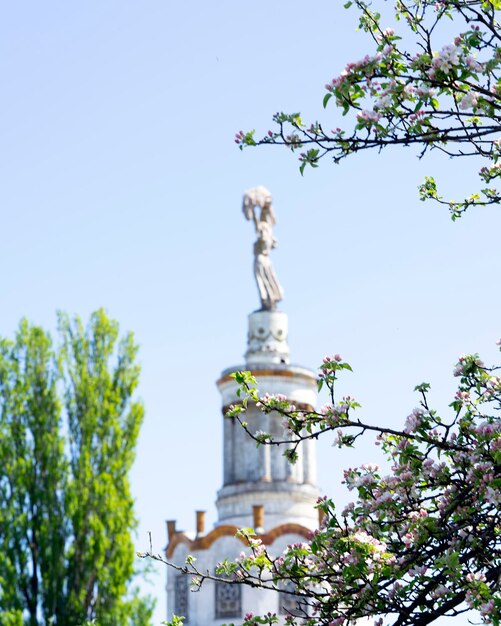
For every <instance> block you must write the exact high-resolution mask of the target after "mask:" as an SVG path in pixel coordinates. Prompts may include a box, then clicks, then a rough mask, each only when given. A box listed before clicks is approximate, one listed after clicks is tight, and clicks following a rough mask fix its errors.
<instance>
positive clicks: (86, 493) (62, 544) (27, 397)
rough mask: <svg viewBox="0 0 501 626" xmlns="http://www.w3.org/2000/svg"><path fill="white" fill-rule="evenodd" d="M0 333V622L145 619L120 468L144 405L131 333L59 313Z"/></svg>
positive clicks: (15, 625) (129, 456) (127, 464)
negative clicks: (46, 323)
mask: <svg viewBox="0 0 501 626" xmlns="http://www.w3.org/2000/svg"><path fill="white" fill-rule="evenodd" d="M58 336H59V343H58V346H57V347H56V346H54V344H53V342H52V340H51V337H50V335H49V334H48V333H47V332H46V331H44V330H43V329H42V328H40V327H38V326H34V325H31V324H29V323H28V322H27V321H26V320H22V321H21V323H20V325H19V329H18V331H17V333H16V336H15V339H14V341H10V340H7V339H3V340H1V341H0V624H1V626H24V625H27V626H28V625H29V626H38V625H42V624H51V623H52V624H57V625H58V626H60V625H62V626H70V625H71V626H76V625H79V624H82V623H84V622H85V621H86V620H92V619H96V621H97V622H98V623H99V625H100V626H108V625H109V626H111V625H113V626H117V625H118V626H119V625H122V624H124V625H129V624H130V625H132V624H139V623H141V624H147V623H149V621H150V617H151V612H152V603H151V601H150V600H149V599H140V598H139V597H138V594H137V591H134V590H133V589H131V585H130V583H131V580H132V578H133V576H134V547H133V542H132V537H131V533H132V531H133V530H134V528H135V527H136V518H135V515H134V511H133V498H132V496H131V493H130V485H129V478H128V473H129V470H130V468H131V465H132V463H133V460H134V451H135V446H136V442H137V437H138V434H139V428H140V425H141V422H142V419H143V413H144V409H143V406H142V404H141V403H140V402H138V401H137V400H135V399H134V398H133V396H134V392H135V390H136V388H137V385H138V381H139V369H140V368H139V366H138V364H137V363H136V362H135V359H136V354H137V346H136V345H135V343H134V340H133V336H132V334H131V333H129V334H127V335H125V336H124V337H123V338H122V339H119V332H118V324H117V323H116V322H115V321H113V320H110V319H109V318H108V317H107V316H106V314H105V313H104V311H102V310H100V311H97V312H95V313H94V314H92V316H91V318H90V322H89V324H88V326H87V327H86V328H85V327H84V326H83V324H82V322H81V321H80V319H79V318H75V319H70V318H69V317H68V316H66V315H64V314H61V315H60V316H59V325H58Z"/></svg>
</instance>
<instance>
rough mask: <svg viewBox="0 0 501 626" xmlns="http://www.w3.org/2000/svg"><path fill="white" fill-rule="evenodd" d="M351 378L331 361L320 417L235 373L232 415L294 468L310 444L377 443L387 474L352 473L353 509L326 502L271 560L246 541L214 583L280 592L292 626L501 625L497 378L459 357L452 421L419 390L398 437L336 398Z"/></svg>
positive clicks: (257, 543)
mask: <svg viewBox="0 0 501 626" xmlns="http://www.w3.org/2000/svg"><path fill="white" fill-rule="evenodd" d="M498 344H499V345H501V340H499V342H498ZM350 369H351V368H350V366H349V365H348V364H347V363H345V362H344V361H343V360H342V359H341V357H339V355H335V356H334V357H331V358H330V357H326V358H325V359H324V362H323V364H322V366H321V368H320V375H319V379H318V382H319V387H327V389H328V391H329V395H330V402H329V403H328V404H326V405H325V406H324V407H322V409H321V410H320V411H318V412H317V411H312V412H304V411H302V410H298V409H297V408H296V407H295V406H294V405H292V404H291V403H290V402H289V401H288V400H287V399H286V398H284V397H283V396H270V395H265V396H263V397H261V398H260V397H259V395H258V391H257V389H256V381H255V380H254V378H253V377H252V375H251V374H250V373H249V372H240V373H238V374H236V378H237V381H239V382H240V384H241V388H242V392H243V394H244V396H245V400H244V402H243V403H242V404H239V405H237V406H235V407H233V409H232V410H231V411H230V415H232V416H233V417H235V418H236V419H238V420H239V421H240V423H241V424H242V426H243V427H244V428H245V429H246V430H247V431H248V433H249V435H250V436H252V437H253V438H254V439H255V440H256V442H257V444H258V445H282V446H285V452H284V454H286V455H287V457H288V458H289V459H290V460H292V461H294V452H295V448H297V446H298V445H299V443H300V442H301V441H303V440H305V439H307V438H317V437H318V436H319V435H321V434H326V433H331V434H332V433H333V434H334V436H335V440H334V444H335V445H336V446H338V447H354V446H355V445H356V442H357V440H358V439H359V438H361V437H364V436H367V435H368V434H369V433H373V434H376V435H377V437H376V441H375V443H376V445H377V446H380V447H381V449H382V450H383V452H384V454H385V456H386V457H387V461H388V462H389V468H388V470H387V471H386V472H385V471H383V470H382V469H381V468H380V467H378V466H376V465H374V464H368V465H362V466H361V467H358V468H350V469H348V470H347V471H345V474H344V481H345V483H346V485H347V486H348V488H349V489H350V490H352V491H353V492H354V493H355V494H356V498H355V499H354V501H353V502H352V503H351V504H349V505H348V506H347V507H346V508H345V509H344V510H342V511H341V512H338V511H336V508H335V504H334V502H333V501H332V500H331V499H328V498H321V499H320V500H319V502H318V508H319V509H321V511H322V512H323V514H324V519H323V523H322V524H321V527H320V528H319V529H318V530H317V531H315V532H314V533H313V534H312V536H311V538H310V540H309V541H305V542H302V543H296V544H293V545H289V546H288V547H287V548H286V549H285V551H284V552H283V553H282V554H271V553H270V552H269V551H268V549H267V548H266V546H265V545H264V544H263V543H262V542H261V540H260V538H259V536H258V535H256V534H255V533H254V531H252V530H250V529H247V530H245V529H244V530H242V531H240V534H241V535H242V536H243V537H246V538H247V541H248V544H249V550H248V551H247V553H246V554H244V555H241V556H240V557H238V558H237V559H235V560H227V561H224V562H223V563H221V564H220V565H219V566H218V568H217V570H216V571H217V574H218V575H219V577H220V579H222V580H226V581H227V582H228V583H230V584H235V581H240V582H241V583H242V584H247V585H251V586H253V587H256V586H258V587H262V588H265V589H272V590H275V591H277V592H280V593H282V594H283V593H285V592H284V584H285V585H286V587H285V588H286V589H287V590H288V591H287V593H292V594H293V595H294V596H295V597H296V600H297V604H298V610H297V611H296V612H295V614H294V615H290V616H288V617H287V618H286V622H287V623H288V624H289V625H290V626H292V625H295V624H302V625H304V626H318V625H325V626H348V625H349V624H353V623H354V620H357V619H360V618H365V617H367V618H371V619H375V620H376V624H377V625H378V626H383V625H385V626H386V625H388V626H390V625H392V626H426V625H427V624H430V623H432V622H434V621H435V620H436V619H438V618H440V617H443V616H453V617H454V616H458V615H460V614H462V613H467V612H471V611H472V610H475V611H477V615H478V614H480V617H481V619H482V621H483V622H485V623H490V624H494V625H495V626H498V625H499V623H500V616H501V589H500V582H501V506H500V505H501V419H500V413H499V412H500V409H501V377H500V376H499V375H498V374H497V372H498V371H499V369H501V368H499V367H486V366H485V365H484V363H483V362H482V361H481V360H480V358H479V357H478V355H469V356H462V357H460V359H459V362H458V364H457V366H456V369H455V371H454V374H455V376H457V377H458V378H459V384H458V390H457V393H456V395H455V396H454V398H453V399H452V401H451V403H450V411H451V413H450V415H449V416H448V417H447V418H442V417H440V416H439V415H438V413H437V412H436V411H435V410H434V409H433V408H431V407H430V405H429V401H428V395H429V390H430V386H429V385H428V384H426V383H423V384H421V385H419V386H417V387H416V391H417V392H418V393H419V395H420V404H419V406H418V407H417V408H416V409H414V410H413V411H412V413H411V414H410V415H409V416H408V417H407V419H406V421H405V424H404V426H403V427H402V428H401V429H393V428H388V427H385V426H384V425H379V424H370V423H367V422H365V421H362V420H361V419H359V418H358V417H356V414H355V412H356V410H357V409H358V407H359V404H358V403H357V402H356V401H355V399H354V398H352V397H350V396H345V397H343V398H340V399H337V398H336V395H335V383H336V380H337V379H338V377H339V374H340V373H342V372H343V371H345V370H350ZM249 403H257V404H258V405H259V406H260V407H261V410H262V411H264V412H266V413H269V412H273V413H278V414H279V415H281V416H282V418H283V426H284V433H285V434H284V438H283V440H281V441H279V440H277V439H273V437H272V435H271V434H269V433H263V432H258V433H253V432H251V431H250V430H249V426H248V424H247V423H246V422H245V412H246V406H247V405H248V404H249ZM184 571H185V572H189V573H191V574H192V575H193V576H194V585H195V587H200V586H201V585H203V582H204V580H205V579H206V578H210V577H211V576H210V575H208V573H206V572H201V571H198V570H197V568H196V563H195V562H194V560H193V559H192V558H191V557H190V558H188V560H187V563H186V567H185V568H184ZM291 585H292V586H291ZM276 622H278V617H277V615H275V614H267V615H264V616H259V615H252V614H248V615H246V616H245V619H244V624H245V626H251V625H253V624H274V623H276Z"/></svg>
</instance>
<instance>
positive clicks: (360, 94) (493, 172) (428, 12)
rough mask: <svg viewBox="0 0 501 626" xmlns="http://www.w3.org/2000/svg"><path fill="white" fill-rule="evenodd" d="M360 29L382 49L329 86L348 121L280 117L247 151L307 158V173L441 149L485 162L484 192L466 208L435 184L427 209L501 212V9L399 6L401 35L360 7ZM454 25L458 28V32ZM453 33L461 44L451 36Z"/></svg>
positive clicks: (240, 138)
mask: <svg viewBox="0 0 501 626" xmlns="http://www.w3.org/2000/svg"><path fill="white" fill-rule="evenodd" d="M351 5H354V6H355V7H356V8H358V10H359V12H360V20H359V25H360V28H361V29H362V30H363V31H365V32H366V33H368V34H369V35H370V37H371V38H372V41H373V44H374V48H373V50H372V51H371V52H370V53H369V54H367V55H366V56H365V57H364V58H362V59H360V60H358V61H355V62H350V63H348V64H347V65H346V67H345V69H344V70H343V71H342V72H341V74H340V75H339V76H337V77H335V78H334V79H333V80H332V81H331V82H329V83H328V84H327V85H326V86H325V89H326V93H325V96H324V99H323V105H324V107H331V106H332V104H334V105H335V106H336V107H337V108H339V109H341V111H342V114H343V115H344V116H346V117H347V120H348V124H347V125H346V127H344V128H343V127H342V124H341V122H340V121H339V119H337V118H335V117H334V118H328V120H327V121H323V122H319V121H316V122H313V123H306V122H304V121H303V120H302V118H301V115H300V114H299V113H292V114H288V113H277V114H276V115H275V116H274V118H273V120H274V122H275V124H276V125H275V127H274V130H270V131H269V132H268V134H267V135H266V136H265V137H263V138H262V139H260V140H256V138H255V136H254V135H255V133H254V131H251V132H247V133H244V132H242V131H240V132H239V133H237V135H236V138H235V141H236V142H237V143H238V144H239V145H240V147H243V146H249V145H251V146H253V145H262V144H267V145H269V144H273V145H284V146H287V147H288V148H290V149H291V150H292V151H296V150H301V152H300V157H299V159H300V161H301V165H300V169H301V172H303V170H304V168H305V167H306V166H307V165H310V166H312V167H317V166H318V164H319V162H320V160H321V159H322V158H324V157H326V156H330V157H332V159H333V160H334V162H335V163H339V162H340V161H342V160H343V159H344V158H346V157H348V156H350V155H352V154H354V153H357V152H361V151H363V150H369V149H376V150H381V149H383V148H386V147H388V146H397V145H398V146H412V145H416V146H418V147H419V148H420V153H419V154H420V156H421V157H422V156H423V155H424V154H425V153H426V152H427V151H428V150H430V149H436V150H440V151H441V152H443V153H445V154H446V155H448V156H451V157H477V158H478V159H479V160H480V161H481V163H482V165H481V167H480V170H479V176H480V178H481V181H482V187H481V189H480V191H479V192H476V193H473V194H471V195H469V196H468V197H466V198H464V199H462V200H457V201H456V200H444V199H443V198H442V197H441V196H440V195H439V192H438V190H437V185H436V183H435V180H434V179H433V178H432V177H427V178H426V180H425V181H424V183H423V184H422V185H421V186H420V195H421V199H422V200H425V199H427V198H431V199H434V200H436V201H438V202H440V203H442V204H446V205H448V207H449V209H450V211H451V216H452V218H453V219H456V218H458V217H460V216H461V214H462V213H463V212H464V211H466V210H467V209H468V208H469V207H470V206H484V205H489V204H497V203H498V202H499V200H500V191H499V190H498V189H496V188H495V187H493V186H492V183H493V182H495V181H496V180H497V179H499V178H500V176H501V168H500V161H499V157H500V154H501V133H500V131H501V78H500V73H499V70H500V65H501V49H500V47H499V44H500V42H501V34H500V29H499V22H498V11H499V9H500V8H501V2H500V0H473V1H471V0H464V1H463V0H445V1H443V2H436V1H435V0H416V1H415V2H411V1H407V0H396V3H395V11H394V15H393V21H394V22H395V28H393V27H385V26H384V25H383V24H384V23H383V19H386V18H383V17H382V15H381V13H382V12H383V3H381V13H380V12H378V11H375V10H373V9H372V7H371V4H370V3H368V2H365V1H364V0H353V1H349V2H347V4H346V5H345V6H346V7H349V6H351ZM451 20H452V22H451ZM451 24H452V25H453V28H454V31H455V36H454V35H453V36H451V34H450V30H451Z"/></svg>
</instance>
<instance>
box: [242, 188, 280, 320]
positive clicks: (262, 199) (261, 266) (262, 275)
mask: <svg viewBox="0 0 501 626" xmlns="http://www.w3.org/2000/svg"><path fill="white" fill-rule="evenodd" d="M256 207H260V209H261V213H260V215H259V218H258V217H257V215H256V211H255V208H256ZM243 212H244V215H245V217H246V218H247V219H248V220H252V221H253V222H254V226H255V228H256V234H257V239H256V241H255V242H254V276H255V277H256V283H257V288H258V291H259V297H260V299H261V310H263V311H274V310H275V309H276V305H277V302H280V300H282V299H283V296H284V294H283V290H282V287H281V286H280V283H279V282H278V280H277V277H276V275H275V271H274V270H273V266H272V264H271V260H270V252H271V250H272V249H273V248H275V247H276V245H277V241H276V239H275V237H274V236H273V232H272V226H273V224H275V223H276V218H275V213H274V211H273V206H272V203H271V194H270V192H269V191H268V190H267V189H266V188H265V187H254V188H253V189H249V190H248V191H246V192H245V194H244V201H243Z"/></svg>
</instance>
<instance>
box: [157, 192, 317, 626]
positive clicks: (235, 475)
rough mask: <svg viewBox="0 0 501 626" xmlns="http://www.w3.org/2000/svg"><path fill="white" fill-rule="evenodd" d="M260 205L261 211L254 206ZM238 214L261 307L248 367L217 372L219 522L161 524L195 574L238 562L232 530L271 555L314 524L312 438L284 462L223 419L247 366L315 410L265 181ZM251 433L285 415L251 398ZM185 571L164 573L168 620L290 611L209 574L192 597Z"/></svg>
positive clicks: (171, 549)
mask: <svg viewBox="0 0 501 626" xmlns="http://www.w3.org/2000/svg"><path fill="white" fill-rule="evenodd" d="M256 207H260V208H261V213H260V216H257V215H256V213H255V208H256ZM244 214H245V215H246V217H247V218H248V219H249V220H251V219H252V220H253V222H254V224H255V228H256V234H257V240H256V242H255V243H254V257H255V260H254V274H255V278H256V282H257V286H258V291H259V295H260V300H261V308H260V309H259V310H258V311H254V312H253V313H251V314H250V315H249V319H248V335H247V351H246V353H245V364H244V365H239V366H234V367H230V368H228V369H226V370H224V371H223V372H222V374H221V377H220V378H219V380H218V381H217V386H218V389H219V391H220V393H221V397H222V413H223V485H222V487H221V489H220V490H219V491H218V493H217V500H216V508H217V516H218V519H217V521H216V523H215V525H214V528H213V529H211V530H210V531H208V532H207V531H206V529H205V519H204V512H203V511H197V513H196V533H194V534H193V533H192V534H189V533H186V532H178V531H177V530H176V527H175V522H173V521H169V522H167V527H168V545H167V548H166V556H167V558H168V560H169V561H171V562H173V563H176V564H178V565H183V564H184V562H185V560H186V557H187V556H188V555H189V554H191V555H193V556H194V557H195V558H196V559H197V561H196V565H197V568H198V569H199V570H200V571H204V572H205V571H209V572H214V569H215V566H216V564H217V563H218V562H220V561H222V560H224V559H225V558H229V559H231V558H235V557H236V556H238V554H239V553H240V552H241V551H242V550H244V549H245V544H244V543H243V541H242V540H241V539H239V538H237V537H236V536H235V534H236V532H237V530H238V529H239V528H246V527H251V528H253V529H254V530H255V532H256V534H257V535H258V536H259V538H260V539H261V541H262V542H263V543H264V544H265V545H266V546H267V548H268V550H269V551H270V552H271V553H274V554H279V553H281V552H282V551H283V550H284V548H285V547H286V546H287V545H289V544H291V543H295V542H298V541H302V540H303V539H304V538H306V537H308V535H309V533H310V532H311V531H312V530H314V529H315V528H317V526H318V512H317V510H316V509H315V504H316V502H317V498H318V495H319V492H318V489H317V487H316V458H315V444H314V441H313V440H312V439H310V440H307V441H304V442H302V443H301V444H300V446H299V448H298V459H297V461H296V463H295V464H294V465H291V464H290V463H289V462H288V461H287V459H286V458H285V457H284V456H283V448H282V447H280V446H270V445H261V446H259V447H256V442H255V441H254V440H253V439H252V438H251V437H250V436H249V435H248V434H247V433H246V432H245V431H244V429H243V428H242V426H241V425H240V424H239V423H238V421H237V420H236V419H235V418H234V417H225V415H226V413H227V411H228V409H229V407H230V406H231V405H236V404H238V403H239V402H241V398H240V397H239V396H238V394H237V390H238V385H237V383H236V382H235V380H234V378H233V377H232V374H233V373H235V372H237V371H240V370H250V371H251V373H252V374H253V375H254V376H255V378H256V379H257V381H258V386H259V390H260V392H262V393H263V394H264V393H265V392H266V393H269V394H282V395H284V396H286V398H287V399H288V400H290V401H291V402H293V403H294V405H295V406H296V407H297V408H298V409H299V410H301V409H304V410H305V411H308V410H312V409H313V407H314V405H315V403H316V389H317V385H316V376H315V374H314V372H312V371H310V370H309V369H306V368H304V367H300V366H297V365H292V364H291V362H290V355H289V346H288V319H287V315H286V314H285V313H283V312H281V311H278V310H277V309H276V306H277V303H278V302H279V301H280V300H281V299H282V296H283V292H282V289H281V287H280V284H279V283H278V280H277V278H276V276H275V273H274V271H273V267H272V266H271V262H270V259H269V252H270V250H271V249H272V248H273V247H274V246H275V244H276V242H275V239H274V238H273V235H272V226H273V224H274V223H275V215H274V212H273V208H272V205H271V195H270V193H269V192H268V191H267V190H266V189H265V188H263V187H257V188H255V189H252V190H249V191H248V192H246V194H245V196H244ZM245 421H246V422H247V424H248V429H249V430H250V431H251V432H256V431H264V432H267V433H270V434H271V435H272V436H273V437H274V438H276V439H279V438H282V437H283V434H284V427H283V425H282V417H281V416H280V415H278V414H277V413H276V412H270V413H262V412H261V411H260V410H259V408H258V407H257V406H256V405H255V404H252V403H249V406H248V408H247V410H246V413H245ZM189 586H190V577H189V576H186V575H183V574H182V573H179V572H178V571H177V570H174V569H169V570H168V577H167V602H168V612H169V616H170V615H171V614H172V613H175V614H176V615H183V616H184V617H185V618H186V619H185V622H186V623H187V624H189V625H190V626H212V625H214V626H216V625H217V626H219V625H221V624H223V623H225V622H228V620H238V619H239V618H243V616H244V614H245V613H247V612H250V611H252V612H254V613H255V614H261V613H267V612H268V611H271V612H273V613H277V614H283V615H285V614H287V612H288V611H293V610H294V608H295V602H294V599H293V596H290V595H285V594H284V595H283V596H282V595H279V594H276V593H273V592H270V591H262V590H257V589H252V588H250V587H246V586H243V585H228V584H225V583H223V582H218V581H213V580H206V581H205V582H204V584H203V586H202V589H201V590H200V592H198V593H194V594H190V593H189Z"/></svg>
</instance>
